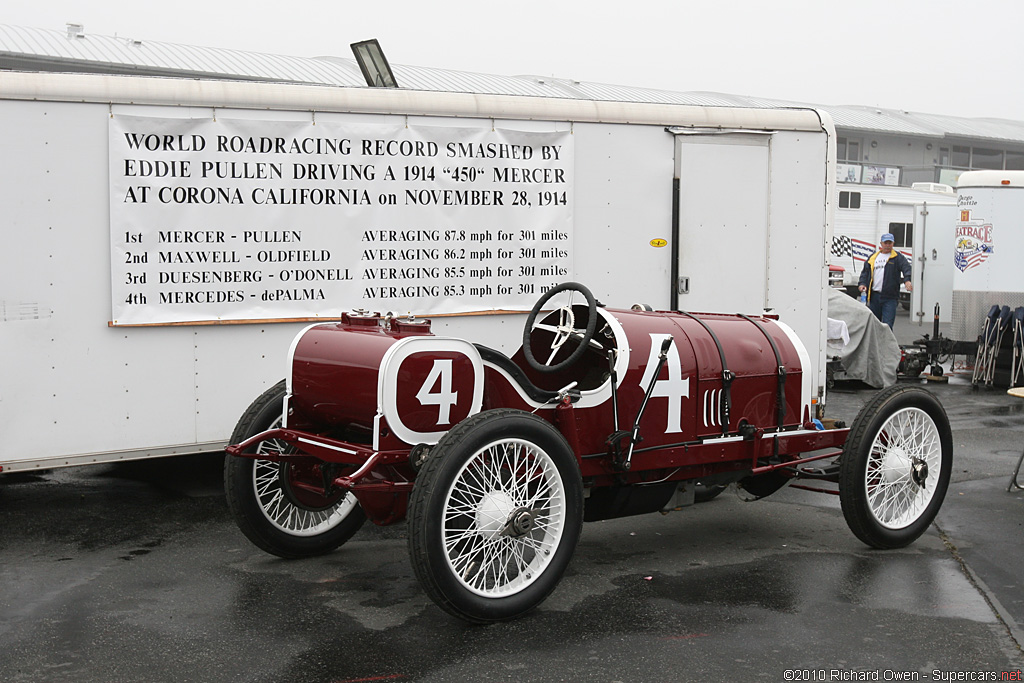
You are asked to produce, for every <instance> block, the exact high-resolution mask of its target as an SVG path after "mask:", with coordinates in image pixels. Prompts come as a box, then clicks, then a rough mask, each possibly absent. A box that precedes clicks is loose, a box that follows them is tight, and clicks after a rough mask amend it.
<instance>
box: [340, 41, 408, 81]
mask: <svg viewBox="0 0 1024 683" xmlns="http://www.w3.org/2000/svg"><path fill="white" fill-rule="evenodd" d="M350 47H351V48H352V53H353V54H354V55H355V56H356V62H357V63H358V64H359V70H360V71H362V72H363V78H365V79H366V85H368V86H370V87H371V88H397V87H398V83H397V82H396V81H395V74H394V73H393V72H392V71H391V65H390V64H388V60H387V57H385V56H384V50H382V49H381V47H380V43H378V42H377V39H376V38H374V39H372V40H364V41H362V42H360V43H352V45H350Z"/></svg>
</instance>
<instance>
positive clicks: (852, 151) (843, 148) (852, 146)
mask: <svg viewBox="0 0 1024 683" xmlns="http://www.w3.org/2000/svg"><path fill="white" fill-rule="evenodd" d="M836 160H837V161H839V162H840V163H842V162H844V161H846V162H851V163H860V160H861V159H860V140H852V139H850V138H836Z"/></svg>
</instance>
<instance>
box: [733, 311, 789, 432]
mask: <svg viewBox="0 0 1024 683" xmlns="http://www.w3.org/2000/svg"><path fill="white" fill-rule="evenodd" d="M739 315H740V317H741V318H743V319H744V320H747V321H749V322H752V323H754V326H755V327H757V329H759V330H761V334H763V335H764V336H765V339H767V340H768V343H769V344H771V345H772V351H774V352H775V366H776V367H777V368H778V369H779V371H778V372H779V385H778V389H777V392H776V395H775V404H776V410H777V412H778V416H779V417H778V419H779V429H782V427H783V425H785V423H786V366H785V365H783V364H782V355H781V354H779V347H778V346H776V345H775V340H774V339H772V336H771V335H770V334H768V330H766V329H765V328H764V325H762V324H761V323H759V322H757V321H756V320H754V319H753V318H751V317H750V316H746V315H743V314H742V313H740V314H739Z"/></svg>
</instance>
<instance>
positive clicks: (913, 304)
mask: <svg viewBox="0 0 1024 683" xmlns="http://www.w3.org/2000/svg"><path fill="white" fill-rule="evenodd" d="M836 193H837V201H836V207H837V208H836V215H835V227H834V232H833V238H832V264H833V265H838V266H842V268H843V269H844V273H843V285H844V286H845V287H847V288H848V292H849V293H850V294H855V293H856V292H855V290H856V286H857V282H858V279H859V277H860V274H861V270H862V269H863V267H864V261H865V260H867V259H868V258H869V257H870V256H871V254H872V253H874V251H875V250H876V249H877V247H878V242H879V239H880V238H881V236H882V235H883V234H885V233H887V232H889V233H892V234H893V235H894V236H895V238H896V240H895V248H896V250H897V251H899V252H900V253H902V254H903V255H904V256H906V257H907V258H908V259H910V261H911V263H912V264H913V267H914V271H913V272H914V274H913V279H912V283H913V285H914V291H913V292H912V293H910V292H906V291H905V290H903V289H902V288H901V292H900V298H901V302H902V304H903V307H904V309H907V310H910V312H911V322H916V323H917V324H919V325H922V324H925V323H927V324H929V325H930V324H932V322H933V318H934V315H933V313H934V309H935V305H936V304H938V305H939V312H940V321H941V322H949V320H950V318H951V314H952V305H951V304H952V292H953V283H952V278H953V255H952V248H951V246H950V239H949V235H950V230H951V228H950V226H951V225H952V221H953V219H954V216H955V209H956V195H955V193H954V191H953V188H951V187H949V186H948V185H941V184H939V183H914V186H913V187H899V186H892V185H868V184H859V183H838V184H837V186H836Z"/></svg>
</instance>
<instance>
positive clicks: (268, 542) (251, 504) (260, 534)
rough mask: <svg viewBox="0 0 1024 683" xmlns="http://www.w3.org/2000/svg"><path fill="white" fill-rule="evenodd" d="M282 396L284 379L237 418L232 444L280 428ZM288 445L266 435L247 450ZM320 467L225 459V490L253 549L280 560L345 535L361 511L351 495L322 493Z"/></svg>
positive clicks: (270, 450)
mask: <svg viewBox="0 0 1024 683" xmlns="http://www.w3.org/2000/svg"><path fill="white" fill-rule="evenodd" d="M284 394H285V385H284V382H279V383H278V384H276V385H274V386H273V387H271V388H270V389H268V390H267V391H266V392H264V393H263V395H261V396H260V397H259V398H257V399H256V400H255V401H253V403H252V405H250V406H249V408H248V410H246V411H245V413H244V414H243V415H242V417H241V418H240V419H239V420H238V425H237V426H236V427H235V431H234V433H233V434H232V435H231V443H241V442H242V441H245V440H246V439H248V438H249V437H251V436H254V435H256V434H259V433H260V432H264V431H266V430H268V429H274V428H275V427H279V426H280V425H281V411H282V400H283V398H284ZM288 449H289V446H288V444H286V443H284V442H282V441H278V440H275V439H268V440H266V441H260V442H259V443H257V444H255V445H254V446H252V447H251V448H250V449H249V452H251V453H256V454H266V455H280V454H282V453H287V452H288ZM322 467H323V463H322V462H321V461H319V460H316V459H315V458H301V459H289V460H285V461H280V462H278V461H274V460H260V459H257V458H245V457H237V456H228V457H227V458H225V460H224V492H225V495H226V497H227V502H228V507H229V508H230V509H231V512H232V514H233V516H234V518H235V523H236V524H238V528H239V529H240V530H241V531H242V533H243V534H245V535H246V537H247V538H248V539H249V540H250V541H252V542H253V543H254V544H255V545H257V546H258V547H260V548H262V549H263V550H265V551H267V552H268V553H271V554H273V555H277V556H278V557H285V558H297V557H310V556H313V555H322V554H324V553H328V552H330V551H332V550H334V549H335V548H337V547H338V546H340V545H341V544H342V543H344V542H345V541H347V540H348V539H350V538H351V537H352V536H353V534H355V533H356V531H358V530H359V528H360V527H361V526H362V525H363V522H364V521H365V520H366V515H365V514H364V513H363V510H362V508H360V507H359V503H358V502H356V500H355V497H354V496H352V495H351V494H346V492H344V491H335V492H332V493H329V494H328V493H326V492H324V491H323V485H324V484H323V482H324V477H323V473H322V471H321V468H322ZM317 488H319V489H320V490H319V491H317V490H316V489H317Z"/></svg>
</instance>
